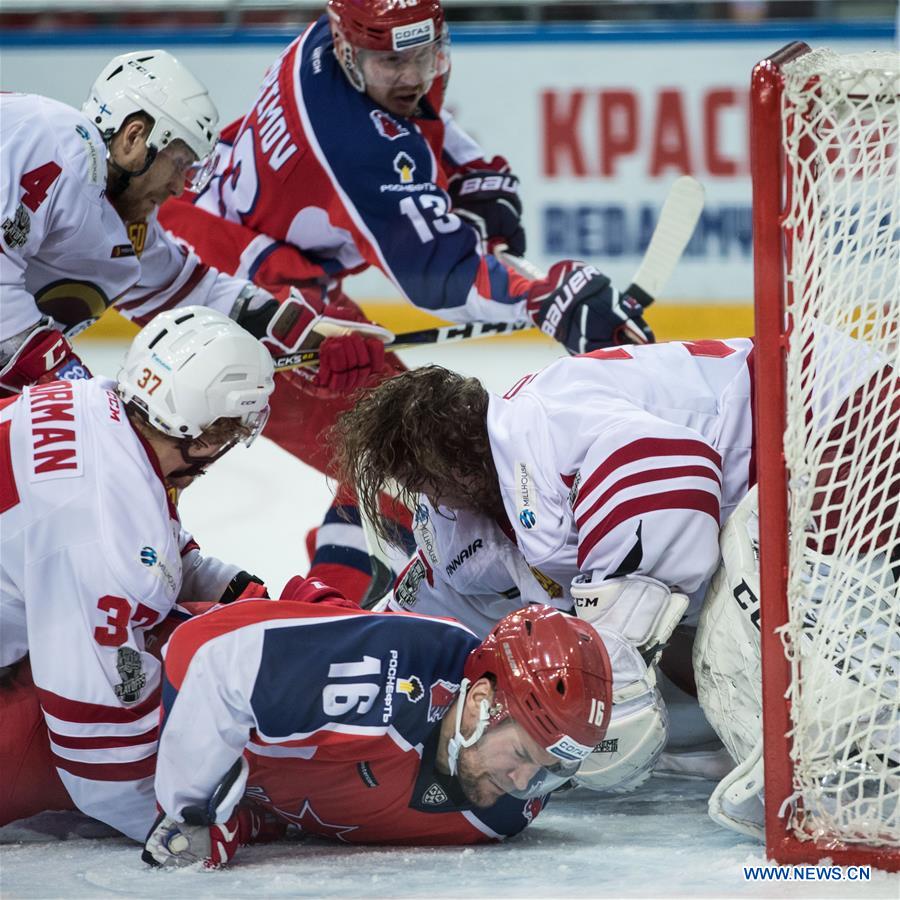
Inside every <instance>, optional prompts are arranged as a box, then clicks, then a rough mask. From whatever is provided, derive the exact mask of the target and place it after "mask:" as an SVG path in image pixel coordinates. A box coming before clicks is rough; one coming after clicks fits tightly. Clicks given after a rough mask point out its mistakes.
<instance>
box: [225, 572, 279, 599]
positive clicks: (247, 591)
mask: <svg viewBox="0 0 900 900" xmlns="http://www.w3.org/2000/svg"><path fill="white" fill-rule="evenodd" d="M268 596H269V592H268V591H267V590H266V585H265V583H264V582H263V580H262V579H261V578H257V577H256V575H251V574H250V573H249V572H238V573H237V575H235V576H234V578H232V579H231V581H229V582H228V587H227V588H225V593H224V594H222V596H221V597H220V598H219V603H233V602H234V601H235V600H250V599H251V598H258V597H268Z"/></svg>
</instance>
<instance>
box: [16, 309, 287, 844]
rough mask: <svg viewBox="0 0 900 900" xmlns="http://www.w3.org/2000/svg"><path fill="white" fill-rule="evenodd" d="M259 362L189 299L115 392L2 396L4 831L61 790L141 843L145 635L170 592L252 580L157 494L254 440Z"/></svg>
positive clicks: (158, 321) (228, 587)
mask: <svg viewBox="0 0 900 900" xmlns="http://www.w3.org/2000/svg"><path fill="white" fill-rule="evenodd" d="M272 370H273V367H272V360H271V357H270V356H269V354H268V352H267V351H266V350H265V349H264V348H263V347H262V345H261V344H260V343H259V341H257V340H256V339H255V338H253V337H252V336H251V335H249V334H248V333H247V332H246V331H245V330H244V329H243V328H241V327H240V326H239V325H237V324H236V323H235V322H234V321H233V320H231V319H229V318H228V317H227V316H225V315H223V314H222V313H220V312H216V311H215V310H211V309H206V308H204V307H185V308H181V309H178V310H173V311H171V312H167V313H162V314H161V315H159V316H157V317H156V318H155V319H154V320H153V321H152V322H151V324H150V325H148V326H147V327H146V328H144V329H143V331H141V332H140V334H138V336H137V338H136V339H135V340H134V342H133V344H132V346H131V348H130V350H129V352H128V355H127V357H126V359H125V362H124V365H123V368H122V370H121V371H120V373H119V377H118V381H117V382H115V381H110V380H107V379H104V378H92V379H85V380H76V381H50V382H47V383H45V384H40V385H34V386H31V387H26V388H25V389H24V391H23V393H22V394H21V395H20V396H18V397H15V398H10V399H7V400H5V401H3V402H2V404H0V436H2V437H3V439H4V441H5V442H6V446H5V453H4V454H2V455H3V458H4V459H5V461H6V462H5V470H4V472H3V476H4V477H3V478H2V486H3V491H2V496H3V504H2V511H0V532H2V556H0V575H2V579H0V666H2V667H11V671H6V672H4V674H3V682H4V683H3V685H2V688H3V689H2V690H0V707H2V710H3V729H2V734H0V757H2V758H0V768H2V770H3V772H4V777H3V788H2V791H0V824H6V823H7V822H9V821H12V820H14V819H18V818H23V817H26V816H29V815H33V814H34V813H37V812H40V811H41V810H43V809H47V808H60V806H62V807H63V808H70V801H69V798H70V797H71V801H73V802H74V803H75V805H76V806H77V807H78V808H79V809H80V810H82V811H83V812H84V813H86V814H87V815H89V816H93V817H94V818H97V819H100V820H101V821H103V822H107V823H108V824H110V825H112V826H113V827H114V828H117V829H118V830H120V831H122V832H123V833H124V834H126V835H128V836H129V837H132V838H135V839H138V840H143V838H144V837H145V836H146V833H147V829H148V828H149V827H150V825H151V824H152V823H153V820H154V818H155V816H156V806H155V800H154V796H153V772H154V768H155V761H156V756H155V754H156V733H157V726H158V722H159V702H160V668H161V666H160V662H159V659H158V655H157V656H154V655H153V654H151V653H150V652H148V647H147V646H146V638H147V635H148V633H149V631H150V630H151V629H152V628H153V627H154V626H155V625H157V624H158V623H160V622H162V621H163V620H164V619H165V618H166V617H167V616H168V615H169V613H170V612H172V610H173V608H174V607H175V604H176V603H177V602H178V601H180V600H207V601H217V600H222V601H226V600H232V599H234V598H235V597H236V596H238V595H239V594H241V593H242V592H243V591H244V590H245V589H246V588H247V587H248V586H249V585H252V584H253V582H255V581H256V579H254V578H253V576H251V575H248V574H247V573H246V572H242V571H241V570H240V567H239V566H235V565H231V564H226V563H223V562H221V561H219V560H217V559H214V558H212V557H204V556H202V555H201V553H200V551H199V548H198V546H197V544H196V542H195V541H194V540H193V538H192V536H191V535H190V534H189V533H188V532H187V531H185V529H184V527H183V526H182V524H181V521H180V519H179V516H178V512H177V510H176V509H175V507H174V506H173V505H172V504H171V502H170V501H169V499H168V496H167V491H168V490H169V489H171V488H174V489H178V490H180V489H182V488H184V487H186V486H187V485H188V484H189V483H190V482H191V481H193V479H195V478H196V477H198V476H199V475H202V474H203V473H204V472H205V471H206V470H207V469H208V467H209V466H211V465H212V463H214V462H215V461H216V460H217V459H219V458H220V457H221V456H222V455H223V454H224V453H225V452H226V451H228V450H229V449H230V448H231V447H234V446H235V445H236V444H237V443H245V444H249V443H250V442H251V441H252V440H253V439H254V438H255V437H256V435H257V434H258V433H259V432H260V430H261V429H262V427H263V425H264V424H265V421H266V417H267V415H268V411H269V407H268V397H269V395H270V393H271V392H272V389H273V382H272ZM256 588H260V585H258V584H257V585H256ZM26 654H27V656H28V659H27V660H26V659H25V657H26ZM29 660H30V667H31V675H30V676H29V673H28V662H29ZM32 677H33V685H32V683H31V678H32ZM38 701H39V703H40V706H38ZM42 715H43V717H44V718H45V719H46V727H47V730H46V731H45V730H44V726H43V723H42V721H41V718H42ZM48 733H49V738H50V743H49V746H48V744H47V734H48ZM48 764H49V766H48ZM54 769H55V771H54ZM56 772H58V773H59V777H57V774H56ZM60 778H61V780H62V783H61V784H60V781H59V779H60ZM51 788H52V790H51ZM48 791H50V793H51V794H52V796H51V797H49V798H48V796H47V792H48Z"/></svg>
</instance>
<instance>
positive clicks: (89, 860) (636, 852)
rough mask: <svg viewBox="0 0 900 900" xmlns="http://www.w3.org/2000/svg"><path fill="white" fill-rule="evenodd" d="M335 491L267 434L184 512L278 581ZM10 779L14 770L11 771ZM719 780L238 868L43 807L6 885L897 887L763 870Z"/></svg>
mask: <svg viewBox="0 0 900 900" xmlns="http://www.w3.org/2000/svg"><path fill="white" fill-rule="evenodd" d="M79 343H80V349H81V352H82V354H83V356H84V358H85V360H86V362H88V364H89V365H90V366H91V367H92V369H93V371H94V372H95V374H104V375H109V376H112V377H114V376H115V373H116V371H117V368H118V362H119V361H120V360H121V357H122V355H123V353H124V349H125V348H124V345H123V346H114V345H111V344H106V343H91V342H88V341H81V342H79ZM557 355H558V351H557V349H556V348H555V347H554V346H553V345H550V344H549V342H548V343H546V344H545V343H542V342H541V343H537V342H519V341H514V342H506V343H503V342H499V341H490V342H488V343H485V342H481V343H475V342H470V343H469V344H457V345H449V346H446V347H445V348H443V349H442V350H440V351H435V350H434V348H430V349H425V350H416V351H414V352H409V353H406V354H404V359H405V360H406V361H407V362H408V363H409V364H410V365H423V364H426V363H429V362H437V363H440V364H441V365H446V366H448V367H449V368H453V369H456V370H458V371H461V372H464V373H466V374H471V375H476V376H478V377H479V378H481V379H482V381H483V382H484V383H485V385H486V386H487V387H488V388H489V389H490V390H493V391H498V392H503V391H505V390H506V389H507V388H508V387H509V386H511V385H512V384H513V383H514V382H515V381H516V380H517V379H518V377H519V376H521V375H523V374H525V373H527V372H531V371H534V370H536V369H538V368H540V367H541V366H543V365H545V364H546V363H548V362H549V361H551V360H552V359H553V358H554V357H555V356H557ZM330 496H331V495H330V492H329V489H328V486H327V485H326V483H325V480H324V478H323V477H322V476H320V475H319V474H318V473H317V472H314V471H313V470H312V469H310V468H308V467H306V466H304V465H303V464H302V463H299V462H298V461H297V460H296V459H294V458H293V457H291V456H290V455H288V454H287V453H285V452H284V451H282V450H280V449H279V448H278V447H276V446H275V445H274V444H271V443H270V442H268V441H266V440H265V438H263V439H261V440H259V441H257V442H256V443H255V444H254V445H253V446H252V447H251V448H250V449H249V450H244V449H243V448H238V449H236V450H234V451H232V452H231V453H229V454H228V455H227V456H225V457H224V458H223V459H222V460H221V461H220V462H219V463H217V464H216V466H215V467H214V468H213V469H212V470H211V472H210V473H209V474H208V475H207V476H206V477H205V478H203V479H201V480H200V481H199V482H197V483H196V484H195V485H192V486H191V488H190V489H189V490H188V491H187V492H186V493H185V495H184V497H183V498H182V502H181V512H182V517H183V520H184V522H185V525H186V527H187V528H188V529H190V530H191V531H192V532H193V533H194V535H195V537H196V538H197V540H198V541H199V543H200V545H201V547H202V548H203V549H204V550H205V551H206V552H207V553H210V554H213V555H216V556H219V557H221V558H223V559H227V560H230V561H233V562H236V563H239V564H240V565H242V566H243V567H244V568H246V569H248V570H249V571H252V572H254V573H256V574H257V575H259V576H261V577H263V578H264V579H265V580H266V582H267V584H268V585H269V588H270V591H271V592H273V595H274V593H275V592H277V591H279V590H280V589H281V587H282V586H283V585H284V583H285V581H286V580H287V579H288V578H289V577H290V576H291V575H293V574H295V573H297V572H304V571H305V570H306V567H307V558H306V551H305V549H304V538H305V535H306V532H307V530H308V529H309V528H310V527H312V526H314V525H316V524H317V523H318V522H320V521H321V518H322V515H323V513H324V511H325V509H326V507H327V505H328V503H329V500H330ZM0 777H2V775H0ZM712 787H713V783H712V782H708V781H700V780H688V779H677V778H662V777H653V778H651V779H650V781H649V782H648V783H647V784H645V785H644V786H643V787H641V788H639V789H638V790H636V791H634V792H633V793H631V794H627V795H623V796H600V795H597V794H591V793H590V792H585V791H573V792H571V793H568V794H564V795H560V796H557V797H555V798H554V799H553V800H552V802H551V803H550V805H549V807H548V808H547V809H546V810H545V811H544V812H542V813H541V815H540V817H539V819H538V820H537V822H536V823H535V824H534V825H533V826H531V827H530V828H528V829H527V830H526V831H525V832H523V833H522V834H521V835H519V836H518V837H516V838H514V839H512V840H510V841H508V842H506V843H504V844H500V845H495V846H485V847H478V848H427V847H424V848H415V849H408V848H389V847H386V848H362V847H352V846H348V845H342V844H339V843H326V842H324V841H321V840H319V839H307V840H302V839H298V840H296V841H292V842H284V843H280V844H275V845H269V846H261V847H246V848H244V849H242V850H241V851H240V853H239V855H238V857H237V859H236V860H235V863H234V864H233V865H232V866H231V867H230V868H228V869H225V870H222V871H216V872H206V871H201V870H198V869H194V868H191V869H184V870H178V871H165V872H163V871H153V870H149V869H147V868H146V867H145V866H144V865H143V864H142V863H141V861H140V848H139V847H138V845H136V844H134V843H132V842H130V841H128V840H127V839H125V838H122V837H118V836H115V835H114V833H113V832H111V831H109V830H107V829H105V828H104V827H103V826H100V825H98V824H96V823H92V822H90V821H89V820H86V819H83V818H80V817H78V816H76V815H74V814H65V813H45V814H43V815H41V816H38V817H36V818H34V819H31V820H29V821H28V822H27V823H14V824H12V825H8V826H7V827H5V828H0V897H2V898H3V900H13V898H106V897H128V898H142V897H152V898H166V900H180V898H190V900H193V898H214V897H215V898H219V897H222V898H225V897H239V898H263V897H348V898H394V897H396V898H409V897H416V898H418V897H460V898H482V897H483V898H500V897H529V898H531V897H548V898H550V897H552V898H563V897H666V898H675V897H692V898H705V897H766V898H769V897H771V898H782V897H783V898H826V900H831V898H844V897H865V898H882V897H885V898H893V900H898V898H900V876H897V875H893V876H889V875H885V874H883V873H879V872H874V871H873V872H872V876H871V880H870V881H867V882H850V881H842V882H839V883H837V882H833V881H830V882H829V881H800V882H798V881H791V882H780V883H774V882H764V883H761V882H754V881H748V880H747V879H746V878H745V877H744V872H743V867H744V866H755V865H761V864H763V863H764V862H765V857H764V854H763V850H762V846H761V845H760V844H758V843H756V842H755V841H753V840H751V839H749V838H742V837H740V836H739V835H737V834H734V833H732V832H729V831H726V830H723V829H722V828H719V827H718V826H717V825H715V824H714V823H713V822H712V821H711V820H710V819H709V817H708V816H707V813H706V800H707V797H708V796H709V793H710V791H711V790H712Z"/></svg>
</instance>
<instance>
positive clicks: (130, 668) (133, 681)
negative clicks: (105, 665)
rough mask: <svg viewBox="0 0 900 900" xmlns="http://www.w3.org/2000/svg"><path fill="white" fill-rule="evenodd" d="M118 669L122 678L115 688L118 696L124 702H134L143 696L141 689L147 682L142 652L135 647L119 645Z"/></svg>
mask: <svg viewBox="0 0 900 900" xmlns="http://www.w3.org/2000/svg"><path fill="white" fill-rule="evenodd" d="M116 670H117V671H118V673H119V678H121V679H122V683H121V684H117V685H116V686H115V687H114V688H113V690H114V691H115V692H116V696H117V697H118V698H119V699H120V700H121V701H122V702H123V703H134V701H135V700H137V699H138V698H139V697H140V696H141V691H142V690H143V688H144V685H145V684H146V683H147V676H146V675H145V674H144V672H143V665H142V663H141V654H140V653H138V651H137V650H135V649H134V648H133V647H119V649H118V651H117V652H116Z"/></svg>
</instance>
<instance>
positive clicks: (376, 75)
mask: <svg viewBox="0 0 900 900" xmlns="http://www.w3.org/2000/svg"><path fill="white" fill-rule="evenodd" d="M356 59H357V64H358V65H359V67H360V69H361V70H362V74H363V77H364V78H365V81H366V84H367V85H369V86H371V87H396V86H398V85H431V83H432V82H433V81H434V79H435V78H439V77H440V76H442V75H445V74H446V73H447V72H448V71H449V69H450V36H449V34H448V33H447V32H446V30H445V32H444V34H442V35H441V36H440V37H439V38H437V39H436V40H434V41H431V42H429V43H427V44H422V45H420V46H418V47H410V48H409V49H407V50H366V49H363V48H357V49H356Z"/></svg>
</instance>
